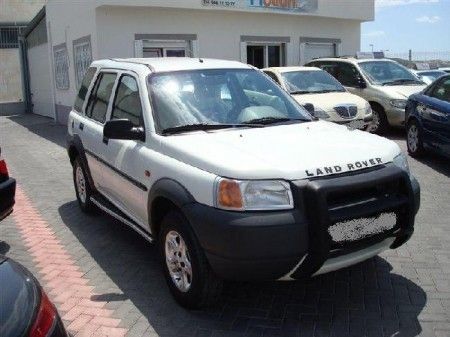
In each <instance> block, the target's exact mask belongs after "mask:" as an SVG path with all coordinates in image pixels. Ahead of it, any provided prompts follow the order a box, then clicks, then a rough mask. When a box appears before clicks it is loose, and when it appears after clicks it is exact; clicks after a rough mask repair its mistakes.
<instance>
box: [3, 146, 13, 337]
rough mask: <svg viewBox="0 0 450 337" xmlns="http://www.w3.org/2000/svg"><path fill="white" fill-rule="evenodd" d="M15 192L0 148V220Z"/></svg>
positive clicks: (9, 210)
mask: <svg viewBox="0 0 450 337" xmlns="http://www.w3.org/2000/svg"><path fill="white" fill-rule="evenodd" d="M15 194H16V181H15V180H14V179H13V178H10V177H9V174H8V168H7V166H6V162H5V160H4V159H3V157H2V149H1V148H0V221H1V220H3V219H4V218H6V217H7V216H8V215H9V214H10V213H11V212H12V210H13V206H14V196H15ZM0 336H1V335H0Z"/></svg>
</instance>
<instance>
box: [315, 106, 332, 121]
mask: <svg viewBox="0 0 450 337" xmlns="http://www.w3.org/2000/svg"><path fill="white" fill-rule="evenodd" d="M314 116H315V117H317V118H319V119H327V118H330V115H329V114H327V113H326V112H325V110H322V109H321V108H318V107H315V108H314Z"/></svg>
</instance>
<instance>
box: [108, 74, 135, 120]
mask: <svg viewBox="0 0 450 337" xmlns="http://www.w3.org/2000/svg"><path fill="white" fill-rule="evenodd" d="M111 119H128V120H129V121H131V122H132V123H133V124H134V125H135V126H142V125H143V120H142V105H141V97H140V95H139V87H138V84H137V82H136V80H135V78H134V77H132V76H129V75H123V76H122V77H121V79H120V81H119V85H118V87H117V92H116V98H115V99H114V105H113V110H112V114H111Z"/></svg>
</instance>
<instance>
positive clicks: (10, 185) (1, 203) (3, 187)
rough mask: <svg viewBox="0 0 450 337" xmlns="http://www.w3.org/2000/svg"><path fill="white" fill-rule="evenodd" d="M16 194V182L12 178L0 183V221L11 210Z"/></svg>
mask: <svg viewBox="0 0 450 337" xmlns="http://www.w3.org/2000/svg"><path fill="white" fill-rule="evenodd" d="M15 194H16V181H15V180H14V179H12V178H9V179H7V180H6V181H4V182H2V183H0V221H1V220H3V219H4V218H6V217H7V216H8V215H9V214H10V213H11V212H12V210H13V206H14V203H15V199H14V198H15Z"/></svg>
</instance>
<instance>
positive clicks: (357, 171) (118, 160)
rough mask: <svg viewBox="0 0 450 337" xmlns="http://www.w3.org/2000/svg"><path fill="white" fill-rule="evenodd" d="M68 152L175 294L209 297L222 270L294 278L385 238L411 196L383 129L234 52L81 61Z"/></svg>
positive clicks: (83, 201) (400, 157)
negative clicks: (151, 247) (326, 110)
mask: <svg viewBox="0 0 450 337" xmlns="http://www.w3.org/2000/svg"><path fill="white" fill-rule="evenodd" d="M68 153H69V157H70V161H71V163H72V165H73V179H74V185H75V192H76V197H77V199H78V203H79V205H80V207H81V208H82V210H83V211H85V212H91V211H92V210H94V209H95V208H100V209H101V210H103V211H105V212H107V213H108V214H110V215H112V216H114V217H115V218H117V219H119V220H120V221H122V222H123V223H124V224H126V225H127V226H129V227H130V228H132V229H134V230H135V231H137V232H138V233H139V234H141V235H142V236H143V237H144V238H146V239H147V240H149V241H150V242H156V243H157V244H158V247H159V253H160V255H161V259H162V264H163V270H164V275H165V277H166V279H167V284H168V287H169V289H170V291H171V292H172V294H173V296H174V297H175V299H176V300H177V301H178V302H179V303H180V304H181V305H183V306H185V307H188V308H198V307H201V306H204V305H207V304H208V303H210V302H211V301H214V299H216V298H217V295H218V292H219V291H220V289H221V284H222V281H221V280H223V279H231V280H295V279H302V278H306V277H311V276H314V275H318V274H322V273H326V272H330V271H334V270H337V269H340V268H343V267H346V266H349V265H352V264H355V263H357V262H360V261H363V260H365V259H367V258H370V257H372V256H375V255H376V254H378V253H380V252H382V251H383V250H385V249H388V248H391V249H395V248H397V247H399V246H400V245H402V244H403V243H405V242H406V241H407V240H408V239H409V238H410V237H411V235H412V233H413V230H414V219H415V215H416V213H417V211H418V208H419V194H420V192H419V185H418V183H417V181H416V180H415V179H414V177H413V176H412V175H411V174H410V172H409V168H408V162H407V160H406V157H405V156H404V154H402V152H401V151H400V149H399V148H398V146H397V145H396V144H395V143H394V142H392V141H389V140H387V139H385V138H381V137H378V136H376V135H372V134H369V133H365V132H363V131H359V130H354V129H350V128H348V127H346V126H344V125H338V124H333V123H329V122H326V121H317V120H316V119H315V118H313V117H312V116H311V115H310V114H309V113H308V112H307V111H306V110H305V109H304V108H303V107H302V106H301V105H300V104H299V103H298V102H297V101H296V100H295V99H294V98H292V96H290V95H289V93H288V92H286V91H285V90H284V89H282V88H281V87H279V86H278V85H276V83H275V82H273V81H272V80H271V79H270V78H268V77H267V76H266V75H265V74H263V73H262V72H260V71H259V70H257V69H255V68H253V67H251V66H248V65H244V64H241V63H239V62H232V61H221V60H209V59H194V58H181V59H179V58H177V59H170V58H166V59H115V60H103V61H96V62H94V63H93V64H92V65H91V67H90V68H89V69H88V70H87V72H86V75H85V77H84V80H83V82H82V85H81V88H80V91H79V93H78V96H77V97H76V100H75V104H74V107H73V109H72V111H71V113H70V116H69V122H68Z"/></svg>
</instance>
